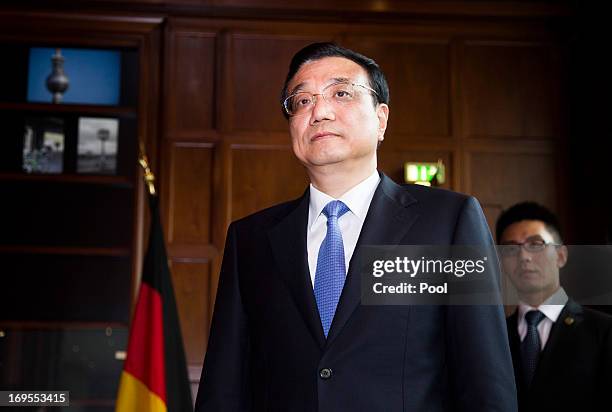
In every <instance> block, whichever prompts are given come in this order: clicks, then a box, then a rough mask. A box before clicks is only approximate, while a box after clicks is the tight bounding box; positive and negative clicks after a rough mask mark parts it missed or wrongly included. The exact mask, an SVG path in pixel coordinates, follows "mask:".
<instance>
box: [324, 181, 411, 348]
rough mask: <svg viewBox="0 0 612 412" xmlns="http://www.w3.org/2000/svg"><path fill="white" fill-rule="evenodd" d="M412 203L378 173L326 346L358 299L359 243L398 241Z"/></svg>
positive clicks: (406, 230)
mask: <svg viewBox="0 0 612 412" xmlns="http://www.w3.org/2000/svg"><path fill="white" fill-rule="evenodd" d="M413 203H416V199H414V198H413V197H412V196H411V195H410V194H409V193H408V192H407V191H405V190H403V189H402V188H401V187H400V186H399V185H397V184H396V183H395V182H393V181H392V180H391V179H389V178H388V177H387V176H385V175H384V174H382V173H381V181H380V183H379V185H378V187H377V189H376V192H374V197H373V198H372V202H371V203H370V208H369V209H368V213H367V215H366V218H365V220H364V223H363V227H362V228H361V233H360V235H359V239H358V240H357V245H356V246H355V251H354V253H353V257H352V258H351V262H350V264H349V270H348V273H347V276H346V280H345V282H344V288H343V290H342V295H341V296H340V301H339V302H338V307H337V308H336V313H335V315H334V320H333V321H332V325H331V328H330V330H329V334H328V336H327V345H326V346H327V347H329V345H330V344H331V343H332V342H333V340H334V339H335V338H336V337H337V336H338V334H339V333H340V331H341V330H342V328H343V327H344V325H345V324H346V322H347V321H348V319H349V318H350V316H351V314H352V313H353V311H354V310H355V308H356V307H357V306H358V305H359V302H360V301H361V279H360V272H361V270H360V268H359V267H356V266H357V263H356V262H360V261H362V259H361V256H362V253H360V250H359V247H360V246H366V245H397V244H399V243H400V241H401V240H402V238H404V237H405V236H406V233H407V232H408V230H409V228H410V226H412V224H413V223H414V221H415V220H416V218H417V217H418V215H417V214H416V213H415V212H413V211H410V209H409V208H408V206H409V205H411V204H413Z"/></svg>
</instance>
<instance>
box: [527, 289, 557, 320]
mask: <svg viewBox="0 0 612 412" xmlns="http://www.w3.org/2000/svg"><path fill="white" fill-rule="evenodd" d="M567 301H568V297H567V293H565V290H564V289H563V288H561V287H560V288H559V289H557V291H556V292H555V293H553V294H552V295H551V296H550V297H549V298H548V299H546V300H545V301H544V302H543V303H542V304H541V305H540V306H538V307H537V308H536V307H533V306H530V305H528V304H526V303H525V302H522V301H519V306H518V316H519V319H520V320H523V319H525V314H526V313H527V312H529V311H530V310H539V311H540V312H542V313H543V314H544V315H545V316H546V317H547V318H548V319H550V320H552V321H553V322H556V321H557V319H558V318H559V315H560V314H561V311H562V310H563V306H565V304H566V303H567Z"/></svg>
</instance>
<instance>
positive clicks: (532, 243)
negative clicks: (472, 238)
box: [498, 239, 558, 256]
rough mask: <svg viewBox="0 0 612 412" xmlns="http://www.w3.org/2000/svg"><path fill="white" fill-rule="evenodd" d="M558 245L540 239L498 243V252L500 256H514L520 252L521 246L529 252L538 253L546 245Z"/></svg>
mask: <svg viewBox="0 0 612 412" xmlns="http://www.w3.org/2000/svg"><path fill="white" fill-rule="evenodd" d="M551 245H552V246H558V245H555V244H553V243H547V242H546V241H544V240H542V239H532V240H526V241H525V242H523V243H509V244H503V245H499V248H498V249H499V253H500V254H501V255H502V256H516V255H518V254H519V253H520V251H521V248H523V249H525V251H526V252H529V253H539V252H542V251H543V250H544V249H546V246H551Z"/></svg>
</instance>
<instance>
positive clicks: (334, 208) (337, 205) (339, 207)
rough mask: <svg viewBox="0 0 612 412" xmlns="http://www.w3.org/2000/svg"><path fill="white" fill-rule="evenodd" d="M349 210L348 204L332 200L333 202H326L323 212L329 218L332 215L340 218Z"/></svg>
mask: <svg viewBox="0 0 612 412" xmlns="http://www.w3.org/2000/svg"><path fill="white" fill-rule="evenodd" d="M348 211H349V208H348V206H347V205H345V204H344V203H343V202H342V201H340V200H332V201H331V202H329V203H328V204H326V205H325V207H324V208H323V214H324V215H325V217H327V218H328V219H329V218H331V217H337V218H338V219H340V218H341V217H342V215H343V214H345V213H346V212H348Z"/></svg>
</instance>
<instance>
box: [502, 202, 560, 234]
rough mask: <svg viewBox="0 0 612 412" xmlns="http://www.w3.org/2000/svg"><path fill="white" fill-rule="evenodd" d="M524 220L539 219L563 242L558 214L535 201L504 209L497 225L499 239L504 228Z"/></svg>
mask: <svg viewBox="0 0 612 412" xmlns="http://www.w3.org/2000/svg"><path fill="white" fill-rule="evenodd" d="M522 220H539V221H541V222H543V223H544V225H545V226H546V229H548V231H549V232H551V233H552V235H553V236H555V237H556V238H557V241H559V242H562V238H561V226H560V225H559V220H558V219H557V216H556V215H555V214H554V213H553V212H551V211H550V210H548V209H547V208H545V207H544V206H542V205H540V204H538V203H535V202H522V203H517V204H516V205H514V206H512V207H510V208H509V209H506V210H504V212H503V213H502V214H501V215H500V216H499V218H498V219H497V224H496V225H495V235H496V237H497V241H498V242H499V241H500V240H501V237H502V234H503V233H504V230H506V228H507V227H508V226H510V225H511V224H513V223H516V222H520V221H522Z"/></svg>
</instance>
